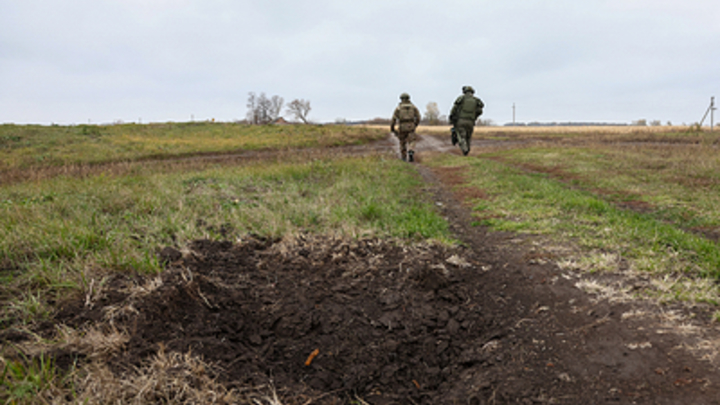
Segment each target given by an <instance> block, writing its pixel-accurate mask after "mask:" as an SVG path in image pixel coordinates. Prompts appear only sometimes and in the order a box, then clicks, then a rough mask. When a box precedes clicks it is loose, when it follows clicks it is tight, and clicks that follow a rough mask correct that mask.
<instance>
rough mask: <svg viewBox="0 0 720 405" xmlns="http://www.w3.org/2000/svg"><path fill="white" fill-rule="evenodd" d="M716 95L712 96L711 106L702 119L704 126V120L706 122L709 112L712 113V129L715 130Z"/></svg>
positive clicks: (701, 122)
mask: <svg viewBox="0 0 720 405" xmlns="http://www.w3.org/2000/svg"><path fill="white" fill-rule="evenodd" d="M716 109H717V108H715V97H710V106H709V107H708V109H707V111H705V115H703V117H702V119H701V120H700V126H701V127H702V124H703V122H705V118H707V115H708V113H710V131H712V130H713V126H714V124H715V123H714V122H713V120H714V118H715V117H714V116H715V110H716Z"/></svg>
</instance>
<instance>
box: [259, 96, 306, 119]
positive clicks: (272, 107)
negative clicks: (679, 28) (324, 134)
mask: <svg viewBox="0 0 720 405" xmlns="http://www.w3.org/2000/svg"><path fill="white" fill-rule="evenodd" d="M284 106H285V100H284V99H283V98H282V97H280V96H277V95H275V96H272V97H268V96H266V95H265V93H260V95H256V94H255V93H253V92H250V93H248V101H247V122H248V124H253V125H266V124H273V123H275V122H278V120H280V118H282V110H283V107H284ZM311 109H312V108H311V107H310V100H303V99H295V100H293V101H291V102H290V103H289V104H288V105H287V108H286V110H285V114H286V115H290V116H292V117H294V118H295V119H296V120H299V121H301V122H303V123H305V124H308V123H309V121H308V114H309V113H310V110H311Z"/></svg>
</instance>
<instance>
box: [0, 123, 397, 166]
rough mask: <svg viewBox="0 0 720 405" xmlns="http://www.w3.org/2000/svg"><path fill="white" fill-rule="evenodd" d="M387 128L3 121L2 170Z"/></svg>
mask: <svg viewBox="0 0 720 405" xmlns="http://www.w3.org/2000/svg"><path fill="white" fill-rule="evenodd" d="M386 134H387V131H380V130H378V129H372V128H361V127H348V126H320V125H287V126H285V125H282V126H281V125H273V126H268V125H264V126H248V125H242V124H232V123H214V122H188V123H164V124H147V125H137V124H122V125H78V126H40V125H11V124H6V125H0V174H2V173H3V172H10V171H13V170H28V169H32V168H38V167H47V166H67V165H77V164H98V163H107V162H120V161H139V160H147V159H168V158H173V157H178V156H188V155H198V154H211V153H233V152H241V151H256V150H263V149H274V150H277V149H286V148H302V147H328V146H340V145H354V144H360V143H365V142H368V141H372V140H377V139H380V138H382V137H384V136H385V135H386Z"/></svg>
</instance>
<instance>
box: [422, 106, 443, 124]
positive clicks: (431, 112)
mask: <svg viewBox="0 0 720 405" xmlns="http://www.w3.org/2000/svg"><path fill="white" fill-rule="evenodd" d="M425 108H426V109H425V122H427V123H428V125H438V124H439V123H440V109H439V108H438V105H437V103H436V102H434V101H431V102H429V103H428V104H427V107H425Z"/></svg>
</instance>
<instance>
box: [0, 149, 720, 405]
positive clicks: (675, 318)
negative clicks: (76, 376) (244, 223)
mask: <svg viewBox="0 0 720 405" xmlns="http://www.w3.org/2000/svg"><path fill="white" fill-rule="evenodd" d="M430 152H431V151H430V150H427V151H424V150H419V156H420V157H422V154H423V153H430ZM416 167H417V169H418V171H419V173H420V174H421V175H422V176H423V178H424V179H425V180H426V182H427V189H426V192H427V194H428V195H429V196H431V198H433V200H434V202H435V203H436V205H437V206H438V207H439V209H440V210H441V211H442V213H443V215H444V216H445V217H446V218H447V220H448V221H449V223H450V226H451V227H452V229H453V232H454V233H455V234H456V235H457V237H458V239H460V240H461V241H462V244H460V245H459V246H456V247H448V246H442V245H433V244H412V245H406V244H403V243H401V242H399V241H388V240H380V239H360V240H353V239H347V238H341V237H333V236H327V235H326V236H322V235H320V236H317V235H316V236H312V235H299V236H295V237H288V238H287V239H284V240H266V239H262V238H259V237H253V236H248V237H247V238H245V239H243V240H241V241H232V242H231V241H209V240H199V241H195V242H194V243H192V244H191V245H190V246H187V247H182V248H179V247H167V248H165V249H163V250H162V251H161V252H159V253H158V254H159V256H160V257H161V259H162V260H163V261H164V262H165V263H166V267H167V269H166V270H165V271H164V272H163V273H162V274H160V275H158V276H153V277H140V276H127V275H117V276H115V277H113V278H112V279H108V280H105V281H104V282H103V283H97V284H95V285H96V286H97V287H96V288H95V289H94V290H92V291H89V292H88V293H87V294H85V295H84V296H82V297H78V299H77V300H74V301H70V302H66V303H63V304H62V305H61V307H60V308H59V311H58V313H57V314H56V316H55V318H54V319H53V320H52V322H51V323H48V324H45V325H42V327H41V328H39V330H37V331H36V332H38V333H39V334H41V335H43V336H45V337H51V336H55V337H56V338H60V340H61V341H64V342H69V343H66V344H64V345H63V346H61V347H60V346H55V347H49V348H45V351H46V352H50V353H55V355H56V357H57V358H58V359H62V360H63V361H62V364H64V365H70V364H73V363H75V364H77V365H78V366H79V367H81V368H82V367H86V370H91V371H93V370H95V371H93V372H89V373H88V374H87V378H85V379H83V380H82V381H83V382H82V384H79V385H78V386H79V388H80V389H81V390H84V391H82V392H81V395H85V398H95V399H93V400H89V401H88V403H102V400H101V399H97V398H102V396H101V395H102V392H103V391H102V390H103V389H112V391H109V393H110V394H109V398H116V401H115V402H118V401H119V402H120V403H123V402H124V403H156V402H163V401H164V402H165V403H170V401H168V400H167V398H174V399H175V402H172V403H255V404H265V403H267V404H271V403H272V404H276V403H282V404H306V405H309V404H343V403H355V404H365V403H367V404H543V403H547V404H553V403H554V404H606V403H608V404H719V403H720V387H718V384H720V374H718V371H717V369H716V366H717V364H718V358H716V357H713V356H714V353H717V347H716V346H714V345H717V343H718V341H719V340H718V336H719V334H718V333H717V330H716V329H714V328H715V326H714V325H711V324H707V323H704V321H703V320H706V319H708V318H709V317H708V316H707V314H706V313H703V311H707V310H709V309H708V308H704V307H699V306H698V307H694V308H688V307H681V306H678V307H669V306H668V307H662V308H660V307H657V306H655V305H654V304H652V303H644V302H638V301H636V300H633V299H631V294H630V293H631V291H628V290H627V289H625V286H626V285H627V283H626V280H624V279H622V278H621V277H620V276H615V277H619V279H618V280H611V279H607V278H605V279H602V278H601V277H597V278H596V279H592V278H589V277H588V276H581V275H579V274H576V273H575V272H574V271H573V270H571V269H568V268H561V267H559V266H558V265H556V264H554V263H553V262H552V261H551V259H552V258H553V257H552V255H548V254H547V253H546V251H545V250H543V249H542V246H540V247H538V246H535V245H533V240H532V239H530V238H527V237H522V236H518V235H516V234H505V233H494V232H488V231H486V230H485V229H483V228H480V227H472V226H470V223H471V220H472V219H471V216H470V215H471V214H470V211H469V210H468V209H467V207H466V206H463V205H462V204H460V203H458V200H457V198H456V197H459V196H455V195H453V194H452V192H451V188H450V187H446V186H445V185H444V184H443V182H441V181H439V180H438V179H446V180H449V181H450V184H452V178H453V177H452V176H457V175H458V174H457V173H453V172H452V171H445V172H438V173H433V172H432V171H431V170H430V169H429V168H427V167H424V166H422V165H417V166H416ZM455 191H456V192H458V190H455ZM459 192H460V194H461V195H460V196H462V195H464V194H463V193H465V191H462V190H460V191H459ZM467 192H473V193H475V192H476V191H467ZM477 196H478V198H482V195H480V194H478V195H477ZM635 282H636V283H642V282H645V281H644V280H635ZM613 283H616V285H617V288H612V287H613V285H615V284H613ZM57 325H64V326H63V327H61V328H58V326H57ZM73 331H75V332H73ZM8 333H9V332H2V334H1V335H0V339H2V340H3V342H9V341H10V340H12V341H13V342H15V343H16V344H19V345H26V346H25V347H28V348H29V347H31V346H33V345H35V347H39V345H40V344H39V343H37V342H34V341H33V340H32V339H31V338H30V336H29V335H18V334H17V333H16V334H14V335H10V334H8ZM93 333H94V334H95V335H94V336H96V337H95V338H93V339H90V337H91V336H90V335H91V334H93ZM63 334H64V335H63ZM73 336H74V337H75V338H73ZM29 350H30V349H28V351H29ZM88 392H93V393H99V394H98V395H100V396H98V395H96V396H95V397H93V396H92V395H89V394H87V393H88Z"/></svg>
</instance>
